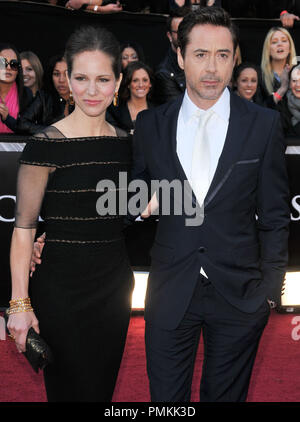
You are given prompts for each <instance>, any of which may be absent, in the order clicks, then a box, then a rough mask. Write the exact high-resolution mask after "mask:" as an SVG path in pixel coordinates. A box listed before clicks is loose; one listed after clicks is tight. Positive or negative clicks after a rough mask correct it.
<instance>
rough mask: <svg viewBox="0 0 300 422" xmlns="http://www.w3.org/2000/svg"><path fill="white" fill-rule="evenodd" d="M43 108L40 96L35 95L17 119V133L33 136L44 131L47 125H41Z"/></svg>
mask: <svg viewBox="0 0 300 422" xmlns="http://www.w3.org/2000/svg"><path fill="white" fill-rule="evenodd" d="M44 106H45V105H44V103H43V99H42V97H41V95H39V94H37V96H36V97H35V99H34V100H33V102H32V103H31V104H30V106H29V107H28V108H27V109H26V110H25V111H24V112H23V113H22V114H21V115H20V117H19V118H18V121H17V133H20V134H26V135H33V134H35V133H38V132H41V131H42V130H43V129H45V127H47V126H48V125H44V124H43V123H42V122H43V109H44Z"/></svg>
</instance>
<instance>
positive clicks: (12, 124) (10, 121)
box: [3, 114, 17, 132]
mask: <svg viewBox="0 0 300 422" xmlns="http://www.w3.org/2000/svg"><path fill="white" fill-rule="evenodd" d="M3 123H4V124H5V125H6V126H7V127H8V128H9V129H10V130H12V131H13V132H16V131H17V119H15V118H14V117H12V116H11V115H10V114H8V115H7V117H6V119H5V120H4V121H3Z"/></svg>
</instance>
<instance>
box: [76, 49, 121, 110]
mask: <svg viewBox="0 0 300 422" xmlns="http://www.w3.org/2000/svg"><path fill="white" fill-rule="evenodd" d="M120 82H121V77H120V78H119V80H116V77H115V74H114V72H113V68H112V59H111V57H109V56H108V55H107V54H106V53H103V52H102V51H98V50H97V51H84V52H83V53H79V54H77V55H76V56H75V57H74V60H73V69H72V73H71V77H70V87H71V89H72V93H73V98H74V101H75V103H76V106H78V107H79V108H80V109H81V110H82V111H83V113H85V114H86V115H88V116H90V117H97V116H100V115H101V114H103V113H105V111H106V109H107V107H109V105H110V104H111V103H112V100H113V97H114V94H115V92H116V91H118V89H119V85H120Z"/></svg>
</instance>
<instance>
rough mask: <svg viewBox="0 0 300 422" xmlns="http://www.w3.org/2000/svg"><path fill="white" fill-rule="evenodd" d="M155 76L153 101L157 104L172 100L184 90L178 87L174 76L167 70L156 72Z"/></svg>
mask: <svg viewBox="0 0 300 422" xmlns="http://www.w3.org/2000/svg"><path fill="white" fill-rule="evenodd" d="M155 78H156V79H155V101H156V102H157V104H164V103H166V102H168V101H171V100H174V99H175V98H177V97H178V96H179V95H181V94H182V93H183V92H184V89H183V88H182V89H180V88H179V86H178V82H177V81H176V79H175V77H172V76H171V75H170V74H169V73H168V72H167V71H160V72H157V73H156V75H155Z"/></svg>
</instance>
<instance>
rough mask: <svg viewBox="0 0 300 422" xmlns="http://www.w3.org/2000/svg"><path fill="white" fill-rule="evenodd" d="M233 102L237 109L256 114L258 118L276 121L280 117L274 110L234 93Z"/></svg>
mask: <svg viewBox="0 0 300 422" xmlns="http://www.w3.org/2000/svg"><path fill="white" fill-rule="evenodd" d="M231 95H232V100H233V101H234V103H235V105H236V107H238V109H239V110H240V109H244V110H245V111H246V112H249V113H256V114H257V116H258V117H261V118H262V119H267V120H272V121H273V120H274V119H277V118H279V117H280V114H279V112H278V111H276V110H273V109H271V108H268V107H265V106H263V105H260V104H257V103H255V102H252V101H249V100H246V99H245V98H241V97H239V96H238V95H237V94H235V93H232V94H231Z"/></svg>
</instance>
